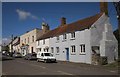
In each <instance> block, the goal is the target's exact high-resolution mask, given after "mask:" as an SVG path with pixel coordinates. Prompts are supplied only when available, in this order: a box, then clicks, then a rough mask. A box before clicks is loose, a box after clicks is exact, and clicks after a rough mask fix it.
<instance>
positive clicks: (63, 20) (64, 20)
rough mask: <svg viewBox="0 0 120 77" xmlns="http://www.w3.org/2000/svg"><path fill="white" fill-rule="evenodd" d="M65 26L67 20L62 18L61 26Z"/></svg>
mask: <svg viewBox="0 0 120 77" xmlns="http://www.w3.org/2000/svg"><path fill="white" fill-rule="evenodd" d="M65 24H66V18H65V17H62V18H61V26H63V25H65Z"/></svg>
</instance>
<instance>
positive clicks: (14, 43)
mask: <svg viewBox="0 0 120 77" xmlns="http://www.w3.org/2000/svg"><path fill="white" fill-rule="evenodd" d="M10 49H11V45H10ZM12 51H13V52H20V37H17V38H15V39H14V40H13V41H12Z"/></svg>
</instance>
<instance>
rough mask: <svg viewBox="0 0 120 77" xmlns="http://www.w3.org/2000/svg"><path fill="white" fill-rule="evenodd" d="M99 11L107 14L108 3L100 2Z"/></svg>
mask: <svg viewBox="0 0 120 77" xmlns="http://www.w3.org/2000/svg"><path fill="white" fill-rule="evenodd" d="M100 12H104V13H105V15H107V16H108V3H107V2H100Z"/></svg>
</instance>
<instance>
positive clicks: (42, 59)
mask: <svg viewBox="0 0 120 77" xmlns="http://www.w3.org/2000/svg"><path fill="white" fill-rule="evenodd" d="M41 61H44V53H41Z"/></svg>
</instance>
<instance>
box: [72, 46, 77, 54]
mask: <svg viewBox="0 0 120 77" xmlns="http://www.w3.org/2000/svg"><path fill="white" fill-rule="evenodd" d="M75 51H76V49H75V45H72V46H71V53H75Z"/></svg>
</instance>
